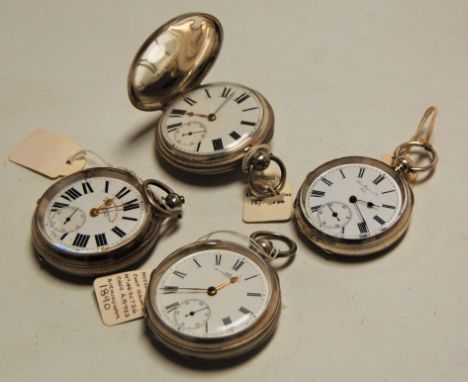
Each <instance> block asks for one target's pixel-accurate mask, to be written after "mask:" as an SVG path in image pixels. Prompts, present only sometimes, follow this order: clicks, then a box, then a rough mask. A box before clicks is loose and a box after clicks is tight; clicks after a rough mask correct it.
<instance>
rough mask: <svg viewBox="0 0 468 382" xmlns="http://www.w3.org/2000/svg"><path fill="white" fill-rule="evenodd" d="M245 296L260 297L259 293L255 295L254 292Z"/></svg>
mask: <svg viewBox="0 0 468 382" xmlns="http://www.w3.org/2000/svg"><path fill="white" fill-rule="evenodd" d="M247 296H249V297H261V296H262V294H261V293H256V292H247Z"/></svg>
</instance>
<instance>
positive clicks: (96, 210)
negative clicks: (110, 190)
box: [89, 196, 115, 217]
mask: <svg viewBox="0 0 468 382" xmlns="http://www.w3.org/2000/svg"><path fill="white" fill-rule="evenodd" d="M114 199H115V196H114V197H113V198H112V199H107V200H106V201H104V203H102V204H101V205H100V206H99V207H97V208H91V211H89V214H90V215H91V216H92V217H96V216H98V215H99V213H100V212H101V211H102V210H104V209H107V208H109V207H110V206H111V204H112V203H113V202H114Z"/></svg>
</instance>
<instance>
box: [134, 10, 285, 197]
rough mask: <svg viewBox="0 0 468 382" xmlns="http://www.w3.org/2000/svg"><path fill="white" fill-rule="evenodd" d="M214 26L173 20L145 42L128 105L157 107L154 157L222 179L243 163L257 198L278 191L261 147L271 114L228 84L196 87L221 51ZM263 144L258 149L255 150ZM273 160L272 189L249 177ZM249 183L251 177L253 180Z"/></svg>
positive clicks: (249, 93)
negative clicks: (270, 167) (157, 119)
mask: <svg viewBox="0 0 468 382" xmlns="http://www.w3.org/2000/svg"><path fill="white" fill-rule="evenodd" d="M222 39H223V31H222V27H221V24H220V22H219V21H218V20H217V19H216V18H215V17H214V16H211V15H208V14H204V13H188V14H183V15H180V16H178V17H175V18H173V19H172V20H170V21H168V22H167V23H165V24H164V25H162V26H161V27H160V28H158V29H157V30H156V31H155V32H154V33H153V34H151V35H150V36H149V37H148V38H147V40H146V41H145V42H144V43H143V45H142V46H141V48H140V49H139V50H138V52H137V54H136V56H135V58H134V59H133V62H132V65H131V67H130V71H129V74H128V80H127V89H128V94H129V98H130V101H131V102H132V104H133V105H134V106H135V107H137V108H138V109H140V110H144V111H154V110H163V113H162V115H161V117H160V119H159V122H158V125H157V127H156V152H157V154H158V155H160V157H162V158H163V160H165V161H166V162H168V163H170V164H171V165H172V166H174V167H176V168H178V169H181V170H183V171H187V172H191V173H195V174H220V173H224V172H228V171H231V170H233V169H235V168H236V167H239V165H240V164H241V163H242V161H243V159H244V158H245V157H246V154H247V153H252V154H251V155H249V157H248V162H247V163H246V162H244V164H243V165H242V169H243V170H244V171H245V172H246V173H249V175H251V174H253V175H251V176H249V183H250V186H251V188H252V190H253V192H254V193H256V194H257V195H258V196H271V195H273V194H277V193H278V191H279V190H281V188H282V187H283V185H284V181H285V177H286V173H285V169H284V165H283V163H282V162H281V160H280V159H279V158H278V157H276V156H274V155H273V154H271V152H270V150H269V147H268V146H265V144H266V143H268V142H269V141H270V140H271V138H272V136H273V127H274V114H273V110H272V108H271V106H270V104H269V103H268V101H267V100H266V99H265V97H263V96H262V95H261V94H260V93H259V92H258V91H256V90H253V89H251V88H249V87H247V86H244V85H240V84H237V83H233V82H215V83H210V84H204V85H200V83H201V81H202V80H203V78H204V77H205V76H206V74H207V73H208V71H209V70H210V69H211V67H212V65H213V64H214V62H215V60H216V58H217V56H218V53H219V51H220V49H221V44H222ZM260 145H263V146H262V147H259V146H260ZM271 161H274V162H276V163H277V165H278V166H279V168H280V171H281V177H280V180H279V181H278V182H277V183H276V184H274V185H271V186H270V187H269V186H268V185H266V184H264V183H262V182H259V181H256V180H257V179H256V178H255V174H257V173H259V172H261V171H263V170H264V169H265V168H266V167H268V166H269V165H270V162H271ZM251 178H252V179H251Z"/></svg>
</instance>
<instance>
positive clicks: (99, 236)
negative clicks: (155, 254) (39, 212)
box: [43, 176, 148, 255]
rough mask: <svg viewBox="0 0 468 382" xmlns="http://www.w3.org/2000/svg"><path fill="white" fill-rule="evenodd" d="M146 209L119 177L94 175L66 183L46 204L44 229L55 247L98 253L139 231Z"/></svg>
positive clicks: (131, 237) (117, 244) (85, 252)
mask: <svg viewBox="0 0 468 382" xmlns="http://www.w3.org/2000/svg"><path fill="white" fill-rule="evenodd" d="M147 211H148V208H147V205H146V202H145V200H144V198H143V196H142V194H141V193H140V192H139V191H138V190H137V189H136V188H135V187H134V186H133V185H131V184H129V183H128V182H125V181H124V180H122V179H119V178H113V177H109V176H105V177H104V176H95V177H91V178H82V179H80V180H78V181H75V182H72V183H67V184H66V185H65V186H64V187H63V188H62V189H59V190H58V191H57V193H56V194H55V196H54V197H53V198H52V199H51V200H50V202H49V204H48V205H47V207H46V210H45V215H44V221H43V227H44V228H43V229H44V231H45V234H46V237H47V238H48V240H49V241H50V242H51V243H52V244H53V245H54V246H56V247H58V248H62V249H67V250H69V251H71V252H72V253H74V254H77V255H79V254H86V255H90V254H94V253H96V254H100V253H103V252H105V251H108V250H112V249H115V248H116V247H119V246H121V245H123V244H124V243H128V242H129V241H131V240H132V239H134V238H135V236H136V235H137V234H138V232H139V229H140V228H141V226H142V224H143V223H144V221H145V218H146V216H147V213H148V212H147Z"/></svg>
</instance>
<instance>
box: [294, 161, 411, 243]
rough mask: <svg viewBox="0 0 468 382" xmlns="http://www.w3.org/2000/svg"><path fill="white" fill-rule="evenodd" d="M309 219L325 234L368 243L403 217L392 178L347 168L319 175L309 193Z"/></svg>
mask: <svg viewBox="0 0 468 382" xmlns="http://www.w3.org/2000/svg"><path fill="white" fill-rule="evenodd" d="M305 200H306V202H305V206H303V209H304V213H305V216H306V218H307V220H308V221H309V223H310V224H312V225H313V226H314V227H315V228H317V229H318V230H320V231H322V232H324V233H325V234H328V235H331V236H334V237H338V238H343V239H351V240H358V239H365V238H369V237H373V236H375V235H378V234H379V233H381V232H383V231H385V230H387V229H388V228H390V227H391V226H393V225H394V224H395V223H396V222H397V221H398V218H399V217H400V216H401V214H402V213H403V206H402V193H401V190H400V188H399V186H398V184H397V183H396V181H395V180H394V179H393V178H392V176H391V175H390V174H388V173H386V172H385V171H383V170H381V169H380V168H377V167H375V166H371V165H368V164H360V163H353V164H343V165H338V166H336V167H332V168H331V169H329V170H327V171H325V172H323V173H322V174H319V175H318V176H317V177H316V178H315V179H314V180H313V181H312V183H311V185H310V187H309V189H308V190H307V197H306V199H305Z"/></svg>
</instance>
